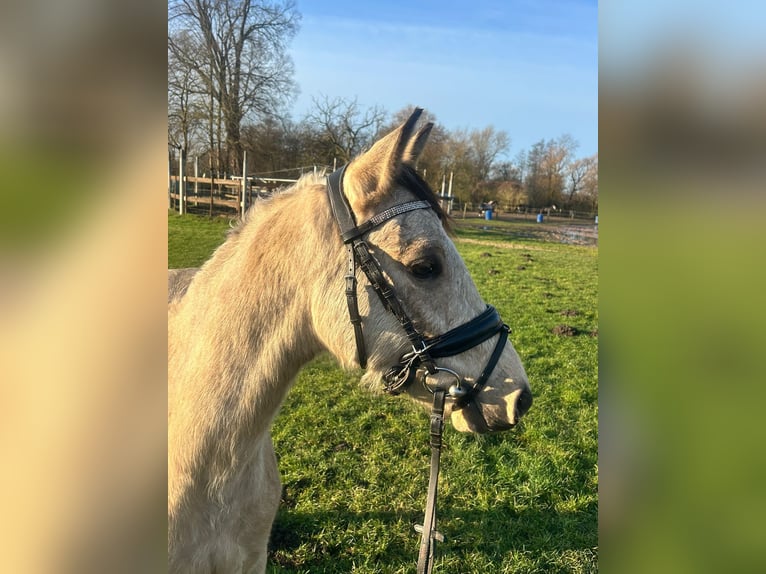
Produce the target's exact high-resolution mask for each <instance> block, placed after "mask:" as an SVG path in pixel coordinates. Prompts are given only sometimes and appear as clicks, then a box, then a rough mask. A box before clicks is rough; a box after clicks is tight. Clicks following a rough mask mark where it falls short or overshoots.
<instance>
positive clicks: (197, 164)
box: [194, 155, 199, 207]
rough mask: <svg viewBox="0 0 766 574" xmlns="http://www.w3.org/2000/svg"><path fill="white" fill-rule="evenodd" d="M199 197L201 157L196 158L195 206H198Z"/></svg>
mask: <svg viewBox="0 0 766 574" xmlns="http://www.w3.org/2000/svg"><path fill="white" fill-rule="evenodd" d="M198 197H199V156H196V155H195V156H194V206H195V207H196V206H197V198H198Z"/></svg>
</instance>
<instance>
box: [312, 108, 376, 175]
mask: <svg viewBox="0 0 766 574" xmlns="http://www.w3.org/2000/svg"><path fill="white" fill-rule="evenodd" d="M312 101H313V102H314V108H313V110H312V111H311V112H309V114H308V115H307V116H306V121H307V122H308V123H310V124H312V125H313V126H314V127H315V128H316V129H318V130H319V132H320V133H321V134H322V135H323V137H324V138H325V140H326V144H327V150H326V151H327V156H326V157H325V160H326V161H328V163H332V160H333V158H337V160H338V163H346V162H348V161H351V160H352V159H353V158H354V156H356V155H358V154H359V153H361V152H362V151H363V150H364V149H365V148H366V147H369V146H370V145H372V143H373V140H374V138H375V136H376V135H377V134H378V133H379V132H380V128H381V126H382V125H383V121H384V119H385V117H386V112H385V110H383V108H381V107H379V106H375V107H372V108H368V109H367V110H365V111H364V112H362V110H361V109H360V107H359V103H358V102H357V100H356V98H354V99H353V100H346V99H344V98H340V97H338V98H332V99H330V98H329V97H328V96H325V95H323V96H320V97H315V98H312Z"/></svg>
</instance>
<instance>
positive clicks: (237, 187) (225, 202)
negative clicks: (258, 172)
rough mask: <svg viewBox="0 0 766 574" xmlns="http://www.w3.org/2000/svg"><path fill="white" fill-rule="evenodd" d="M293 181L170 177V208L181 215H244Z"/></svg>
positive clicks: (255, 178) (252, 178) (251, 178)
mask: <svg viewBox="0 0 766 574" xmlns="http://www.w3.org/2000/svg"><path fill="white" fill-rule="evenodd" d="M295 181H297V180H292V179H262V178H258V177H247V178H246V179H245V181H244V182H243V179H242V177H230V178H228V179H217V178H215V177H210V176H207V177H194V176H185V177H184V178H183V181H181V182H179V177H178V176H177V175H171V176H170V177H169V182H170V185H169V192H168V208H169V209H172V210H173V211H178V212H179V213H181V214H183V213H196V214H204V215H210V216H213V215H231V216H241V215H242V213H244V211H245V210H247V208H248V207H250V205H252V203H253V201H255V200H256V199H258V198H263V197H269V196H270V195H271V194H272V193H273V192H274V191H275V190H276V189H279V188H280V187H283V186H288V185H292V184H293V183H294V182H295Z"/></svg>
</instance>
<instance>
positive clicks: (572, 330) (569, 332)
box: [551, 325, 580, 337]
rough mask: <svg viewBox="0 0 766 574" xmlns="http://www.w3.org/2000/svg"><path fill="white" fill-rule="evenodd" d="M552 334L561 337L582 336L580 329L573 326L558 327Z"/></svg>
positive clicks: (552, 330)
mask: <svg viewBox="0 0 766 574" xmlns="http://www.w3.org/2000/svg"><path fill="white" fill-rule="evenodd" d="M551 333H553V334H554V335H559V336H561V337H574V336H575V335H579V334H580V329H578V328H577V327H573V326H572V325H556V326H555V327H554V328H553V329H551Z"/></svg>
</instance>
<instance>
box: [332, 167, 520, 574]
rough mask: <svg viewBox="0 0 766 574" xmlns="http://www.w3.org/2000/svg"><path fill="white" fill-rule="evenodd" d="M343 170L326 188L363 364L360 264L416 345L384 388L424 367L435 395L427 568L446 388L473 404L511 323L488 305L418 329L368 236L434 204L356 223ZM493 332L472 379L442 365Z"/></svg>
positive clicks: (403, 384) (398, 387)
mask: <svg viewBox="0 0 766 574" xmlns="http://www.w3.org/2000/svg"><path fill="white" fill-rule="evenodd" d="M345 170H346V166H345V165H344V166H343V167H341V168H340V169H338V170H337V171H335V172H333V173H332V174H330V175H329V176H328V177H327V194H328V196H329V198H330V205H331V207H332V212H333V215H334V217H335V220H336V222H337V223H338V226H339V228H340V233H341V237H342V238H343V243H344V244H345V245H346V251H347V262H348V267H347V273H346V301H347V303H348V312H349V317H350V318H351V324H352V325H353V327H354V336H355V339H356V350H357V359H358V361H359V365H360V366H361V367H362V368H365V367H366V366H367V350H366V347H365V343H364V334H363V332H362V318H361V316H360V315H359V306H358V301H357V280H356V269H357V265H358V266H359V267H361V269H362V271H364V274H365V275H366V276H367V280H368V281H369V282H370V285H371V286H372V288H373V290H374V291H375V293H377V295H378V297H379V298H380V300H381V302H382V303H383V305H384V307H385V308H386V309H388V311H390V312H391V313H393V314H394V316H395V317H396V318H397V319H398V321H399V324H400V325H401V326H402V329H403V330H404V332H405V334H406V335H407V338H408V339H409V342H410V344H411V346H412V350H411V351H409V352H407V353H405V354H404V355H402V357H401V358H400V360H399V362H398V363H397V364H396V365H394V366H392V367H391V368H390V369H389V370H388V372H387V373H386V374H385V375H384V377H383V381H384V388H385V391H386V392H388V393H390V394H393V395H398V394H400V393H402V392H403V391H404V390H405V389H406V388H407V387H409V386H410V385H411V384H412V383H413V382H414V381H415V379H416V378H417V373H418V371H419V370H420V371H421V372H422V381H423V384H424V386H425V387H426V389H428V391H429V392H431V393H432V394H433V397H434V402H433V409H432V412H431V447H432V451H431V452H432V456H431V477H430V480H429V487H428V489H429V492H428V503H427V505H426V515H425V520H424V523H423V526H422V527H419V528H418V527H416V529H418V530H419V531H420V532H422V539H421V546H420V555H419V559H418V572H419V573H423V572H426V573H427V572H430V571H431V568H432V566H433V541H434V540H443V536H442V535H441V534H439V533H438V532H437V531H436V530H435V526H436V486H437V482H438V473H439V453H440V449H441V435H442V428H443V424H444V400H445V398H446V393H448V394H449V395H450V396H451V397H452V398H453V399H454V402H455V405H454V408H463V407H465V406H467V405H468V404H470V403H471V401H472V400H473V399H474V398H475V397H476V395H477V394H478V393H479V392H481V390H482V388H483V387H484V385H485V384H486V382H487V380H488V379H489V376H490V374H491V373H492V371H493V369H494V368H495V366H496V365H497V362H498V361H499V360H500V355H501V354H502V352H503V348H504V347H505V343H506V341H507V340H508V333H509V332H510V329H509V328H508V326H507V325H506V324H505V323H503V321H502V319H501V318H500V315H499V314H498V312H497V311H496V310H495V308H494V307H492V306H491V305H487V308H486V309H485V310H484V312H482V313H481V314H480V315H478V316H477V317H475V318H474V319H472V320H470V321H468V322H467V323H463V324H462V325H460V326H458V327H456V328H454V329H451V330H450V331H447V332H446V333H444V334H442V335H437V336H434V337H426V336H424V335H423V334H422V333H420V332H419V331H418V330H417V329H416V328H415V326H414V325H413V323H412V320H411V319H410V318H409V316H408V315H407V313H406V312H405V310H404V307H403V306H402V303H401V301H400V300H399V299H398V298H397V296H396V292H395V291H394V287H393V285H391V283H390V281H388V280H387V279H386V277H385V275H384V274H383V271H382V269H381V267H380V264H379V263H378V261H377V260H376V259H375V257H374V256H373V255H372V253H371V252H370V248H369V245H368V244H367V242H366V241H365V239H364V237H365V235H366V234H367V233H368V232H369V231H371V230H372V229H374V228H376V227H378V226H379V225H381V224H383V223H384V222H386V221H388V220H389V219H392V218H394V217H397V216H399V215H401V214H403V213H407V212H410V211H414V210H417V209H430V208H431V207H432V206H431V204H430V203H429V202H428V201H425V200H417V201H408V202H406V203H401V204H398V205H395V206H394V207H391V208H389V209H386V210H385V211H382V212H381V213H378V214H377V215H375V216H373V217H371V218H370V219H368V220H367V221H365V222H363V223H361V224H359V225H357V223H356V218H355V217H354V213H353V210H352V209H351V206H350V205H349V202H348V199H347V197H346V195H345V194H344V193H343V174H344V172H345ZM495 335H499V337H498V340H497V343H496V344H495V347H494V350H493V351H492V353H491V355H490V357H489V360H488V361H487V364H486V365H485V367H484V369H483V370H482V371H481V373H480V374H479V376H478V377H477V378H476V379H475V380H474V381H473V383H469V382H467V381H466V380H465V379H464V378H463V377H462V376H461V375H459V374H458V373H456V372H455V371H453V370H451V369H447V368H444V367H439V366H438V365H436V363H435V361H434V360H435V359H440V358H443V357H450V356H453V355H459V354H460V353H463V352H464V351H467V350H468V349H471V348H473V347H475V346H477V345H479V344H481V343H483V342H484V341H487V340H489V339H491V338H492V337H494V336H495ZM438 372H444V373H447V374H449V375H452V376H453V377H454V378H455V383H454V384H452V385H451V386H450V387H449V389H447V390H445V389H444V388H442V387H439V386H436V387H434V388H431V387H429V386H428V384H427V383H426V378H427V376H428V375H429V374H431V375H434V374H436V373H438Z"/></svg>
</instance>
